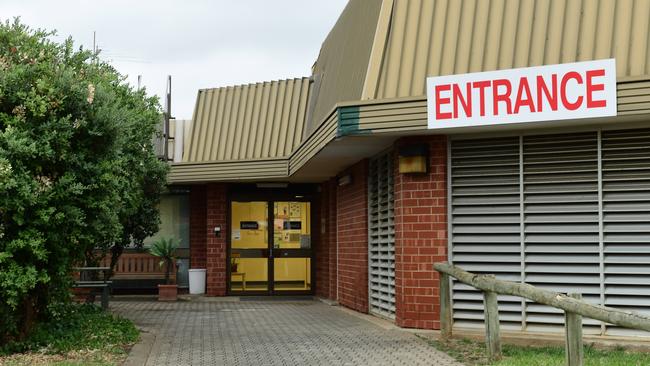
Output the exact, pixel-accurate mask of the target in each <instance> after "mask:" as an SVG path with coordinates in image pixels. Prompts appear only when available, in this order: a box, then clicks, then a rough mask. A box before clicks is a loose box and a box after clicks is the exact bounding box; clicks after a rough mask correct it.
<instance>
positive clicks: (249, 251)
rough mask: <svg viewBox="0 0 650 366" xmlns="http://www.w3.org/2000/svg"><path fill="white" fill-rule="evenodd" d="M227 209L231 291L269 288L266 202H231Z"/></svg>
mask: <svg viewBox="0 0 650 366" xmlns="http://www.w3.org/2000/svg"><path fill="white" fill-rule="evenodd" d="M230 208H231V211H230V212H231V220H230V235H231V237H230V291H234V292H259V291H268V290H269V263H268V262H269V259H268V258H269V228H268V222H269V210H268V209H269V205H268V202H234V201H233V202H232V203H231V207H230Z"/></svg>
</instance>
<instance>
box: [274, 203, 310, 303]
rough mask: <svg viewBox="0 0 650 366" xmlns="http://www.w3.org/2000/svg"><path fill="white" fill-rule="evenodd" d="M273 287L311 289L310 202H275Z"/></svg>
mask: <svg viewBox="0 0 650 366" xmlns="http://www.w3.org/2000/svg"><path fill="white" fill-rule="evenodd" d="M272 257H273V289H274V290H275V291H311V206H310V204H309V202H274V203H273V248H272Z"/></svg>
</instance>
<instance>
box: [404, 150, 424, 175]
mask: <svg viewBox="0 0 650 366" xmlns="http://www.w3.org/2000/svg"><path fill="white" fill-rule="evenodd" d="M398 163H399V172H400V173H402V174H413V173H427V172H428V171H429V145H428V144H416V145H405V146H402V147H400V148H399V151H398Z"/></svg>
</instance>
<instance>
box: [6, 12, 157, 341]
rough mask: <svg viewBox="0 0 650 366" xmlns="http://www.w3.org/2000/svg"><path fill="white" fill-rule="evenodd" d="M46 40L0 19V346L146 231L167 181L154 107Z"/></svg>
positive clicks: (116, 78)
mask: <svg viewBox="0 0 650 366" xmlns="http://www.w3.org/2000/svg"><path fill="white" fill-rule="evenodd" d="M52 34H53V33H52V32H47V31H42V30H33V29H31V28H29V27H27V26H25V25H23V24H21V23H20V21H18V20H15V21H13V22H8V21H7V22H2V21H0V345H2V344H3V343H6V342H9V341H16V340H21V339H24V338H25V337H27V336H28V335H29V333H30V332H31V331H32V328H33V326H34V325H35V324H36V323H37V322H38V321H39V320H41V319H44V318H46V317H47V307H48V304H50V303H53V302H56V301H62V300H64V299H65V298H66V297H68V296H69V285H70V273H71V272H72V270H71V269H72V267H74V266H76V265H79V264H81V262H83V261H84V260H88V259H91V260H89V261H88V263H87V264H88V265H95V264H97V263H96V262H97V257H98V256H99V257H103V255H104V253H106V252H107V251H108V250H109V249H110V250H111V252H113V254H117V255H119V254H120V253H121V248H123V247H124V245H125V244H129V243H136V244H138V243H141V242H142V240H143V239H144V238H146V237H147V236H150V235H151V234H152V233H155V232H156V231H157V230H158V222H159V214H158V209H157V203H158V202H159V199H160V193H161V191H162V190H163V189H164V187H165V184H166V173H167V169H168V166H167V164H166V163H165V162H162V161H160V160H158V159H157V157H156V154H155V153H154V150H153V143H152V137H153V136H154V135H155V134H156V133H157V129H156V126H157V125H158V124H159V122H160V121H161V113H160V107H159V104H158V101H157V99H156V98H150V97H148V96H147V95H146V93H145V91H143V90H134V89H133V88H132V87H131V86H129V85H128V84H127V83H125V82H124V78H123V77H122V76H121V75H120V74H119V73H117V72H116V71H115V70H114V69H113V68H112V67H111V66H110V65H108V64H106V63H103V62H101V61H100V60H99V59H98V58H97V57H96V55H94V54H93V53H92V52H90V51H88V50H83V49H79V50H76V49H75V48H74V45H73V42H72V40H71V39H68V40H67V41H65V42H63V43H57V42H53V41H51V40H50V38H51V35H52ZM96 249H100V250H99V254H98V255H97V256H95V255H94V253H96ZM93 261H94V262H95V263H93Z"/></svg>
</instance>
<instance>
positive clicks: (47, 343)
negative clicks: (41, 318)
mask: <svg viewBox="0 0 650 366" xmlns="http://www.w3.org/2000/svg"><path fill="white" fill-rule="evenodd" d="M50 313H51V314H52V316H51V319H50V320H48V321H47V322H43V323H41V324H38V325H37V326H36V328H35V329H34V331H33V332H32V334H31V335H30V337H29V338H28V339H26V340H24V341H22V342H13V343H11V344H8V345H6V346H4V347H3V348H1V349H0V365H11V366H13V365H32V364H37V365H60V366H64V365H70V366H71V365H102V366H103V365H115V364H119V363H121V362H122V361H123V360H124V359H125V358H126V356H127V354H128V350H129V349H130V347H131V346H132V345H133V344H134V343H135V342H137V340H138V338H139V331H138V329H137V328H136V327H135V326H134V325H133V323H131V321H129V320H127V319H124V318H121V317H118V316H115V315H113V314H111V313H107V312H103V311H102V310H101V309H100V308H99V307H97V306H94V305H90V304H82V305H79V304H62V305H55V306H52V307H51V308H50Z"/></svg>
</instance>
